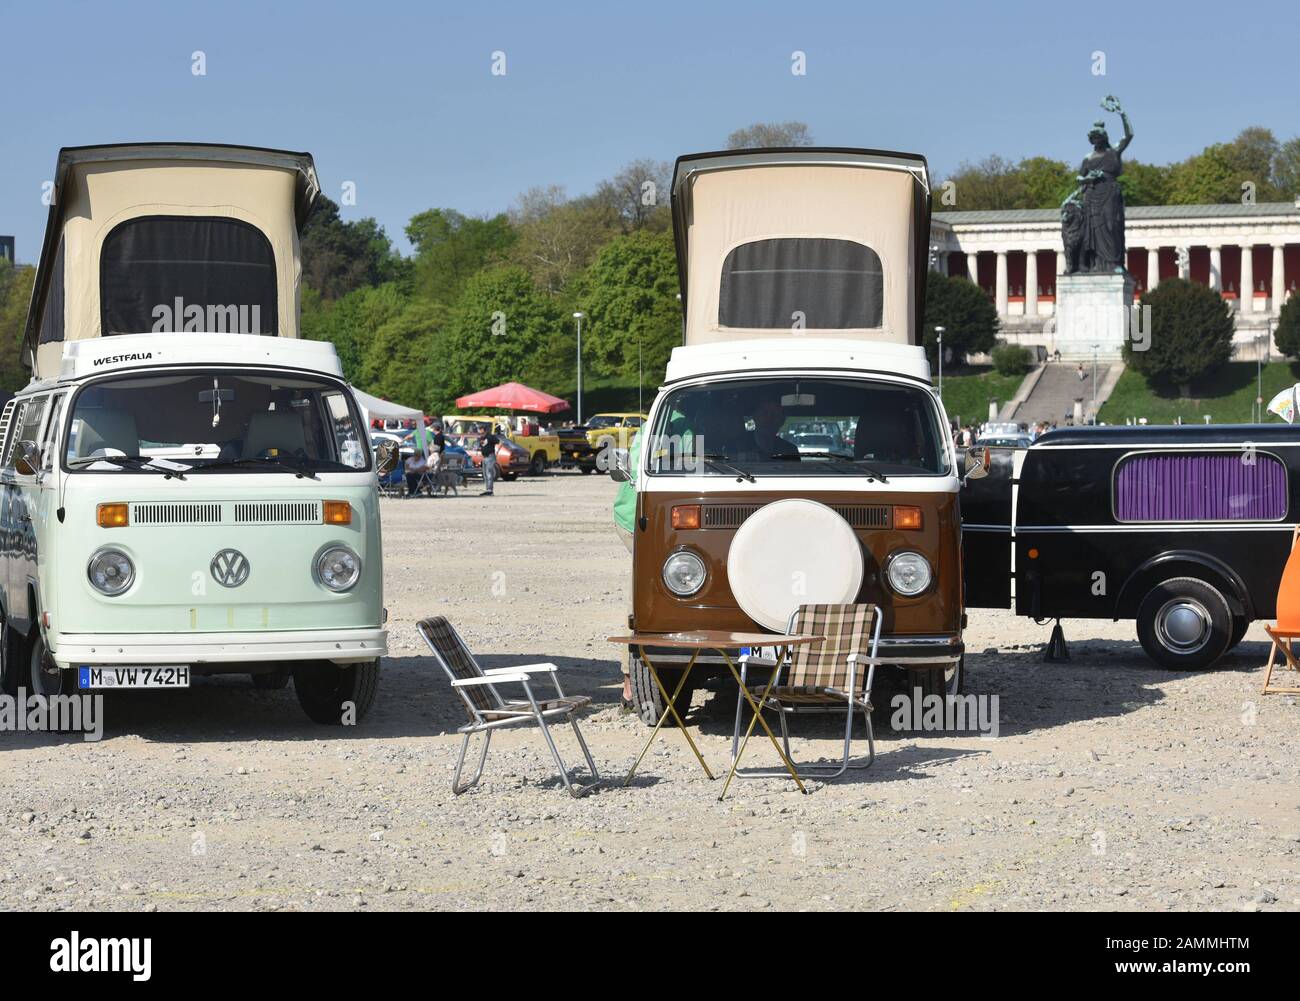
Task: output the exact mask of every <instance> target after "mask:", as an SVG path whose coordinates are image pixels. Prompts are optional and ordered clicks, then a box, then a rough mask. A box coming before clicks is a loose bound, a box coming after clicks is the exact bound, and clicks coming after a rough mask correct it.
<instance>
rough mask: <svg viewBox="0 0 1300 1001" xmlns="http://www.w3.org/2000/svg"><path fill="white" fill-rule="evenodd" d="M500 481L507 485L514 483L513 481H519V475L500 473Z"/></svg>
mask: <svg viewBox="0 0 1300 1001" xmlns="http://www.w3.org/2000/svg"><path fill="white" fill-rule="evenodd" d="M501 479H503V480H505V481H506V482H507V483H514V482H515V480H517V479H519V474H518V473H502V474H501Z"/></svg>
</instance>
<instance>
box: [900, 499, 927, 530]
mask: <svg viewBox="0 0 1300 1001" xmlns="http://www.w3.org/2000/svg"><path fill="white" fill-rule="evenodd" d="M894 527H895V528H912V529H919V528H920V527H921V509H920V508H919V507H911V506H909V505H906V504H895V505H894Z"/></svg>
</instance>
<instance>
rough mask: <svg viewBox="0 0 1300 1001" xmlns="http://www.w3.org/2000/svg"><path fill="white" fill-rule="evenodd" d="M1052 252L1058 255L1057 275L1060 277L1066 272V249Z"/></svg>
mask: <svg viewBox="0 0 1300 1001" xmlns="http://www.w3.org/2000/svg"><path fill="white" fill-rule="evenodd" d="M1052 253H1054V254H1055V255H1056V276H1057V277H1058V278H1059V277H1060V276H1061V275H1063V274H1065V251H1064V250H1054V251H1052Z"/></svg>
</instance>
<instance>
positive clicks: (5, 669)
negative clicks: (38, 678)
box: [0, 619, 27, 695]
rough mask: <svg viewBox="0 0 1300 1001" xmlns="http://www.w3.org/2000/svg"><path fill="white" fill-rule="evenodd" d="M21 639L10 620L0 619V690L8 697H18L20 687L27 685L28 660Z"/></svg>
mask: <svg viewBox="0 0 1300 1001" xmlns="http://www.w3.org/2000/svg"><path fill="white" fill-rule="evenodd" d="M19 639H20V637H19V636H18V634H17V633H15V632H14V631H13V630H12V629H10V628H9V620H8V619H0V690H3V691H4V694H6V695H17V694H18V688H19V686H21V685H25V684H26V683H27V660H26V658H25V657H24V656H23V655H24V653H25V651H24V650H23V645H22V643H20V642H18V641H19Z"/></svg>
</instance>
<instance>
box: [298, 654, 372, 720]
mask: <svg viewBox="0 0 1300 1001" xmlns="http://www.w3.org/2000/svg"><path fill="white" fill-rule="evenodd" d="M378 688H379V661H377V660H366V661H362V662H360V663H358V664H334V663H331V662H330V661H310V662H307V663H303V664H299V665H297V666H296V667H295V668H294V669H293V690H294V693H295V694H296V695H297V696H298V705H300V706H302V711H303V712H305V713H306V714H307V715H308V717H309V718H310V719H311V720H312V721H313V722H315V723H323V724H325V725H327V726H339V725H341V724H342V723H343V722H344V721H345V719H346V720H347V721H349V722H357V723H359V722H361V720H362V719H363V718H364V717H365V715H366V713H368V712H369V711H370V707H371V706H372V705H374V702H375V692H376V691H377V690H378ZM349 704H350V705H351V712H349V711H348V707H349Z"/></svg>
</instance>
